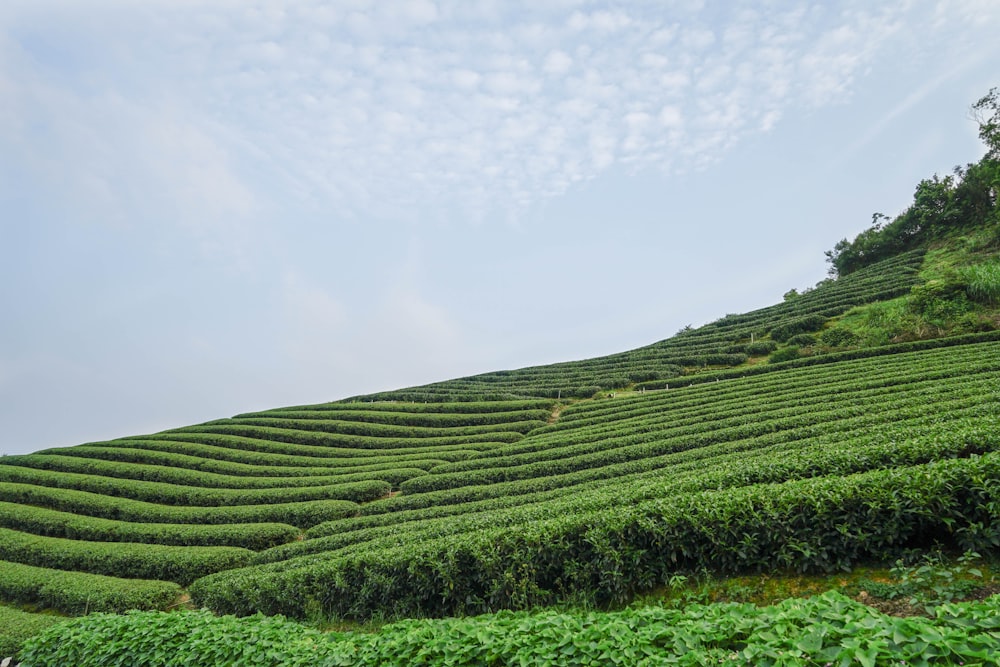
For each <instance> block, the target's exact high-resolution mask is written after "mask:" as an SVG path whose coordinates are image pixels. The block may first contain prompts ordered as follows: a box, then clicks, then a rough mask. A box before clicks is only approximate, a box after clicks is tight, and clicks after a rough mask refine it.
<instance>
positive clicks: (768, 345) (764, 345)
mask: <svg viewBox="0 0 1000 667" xmlns="http://www.w3.org/2000/svg"><path fill="white" fill-rule="evenodd" d="M777 349H778V344H777V343H776V342H774V341H773V340H759V341H756V342H754V343H750V344H748V345H747V346H746V350H745V352H746V353H747V354H748V355H750V356H751V357H762V356H764V355H765V354H771V353H772V352H774V351H775V350H777Z"/></svg>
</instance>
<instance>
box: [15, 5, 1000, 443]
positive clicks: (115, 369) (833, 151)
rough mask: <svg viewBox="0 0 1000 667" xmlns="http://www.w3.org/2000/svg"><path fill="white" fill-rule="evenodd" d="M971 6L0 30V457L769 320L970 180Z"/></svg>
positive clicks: (52, 15)
mask: <svg viewBox="0 0 1000 667" xmlns="http://www.w3.org/2000/svg"><path fill="white" fill-rule="evenodd" d="M998 32H1000V3H996V2H994V1H992V0H978V1H977V0H953V1H950V0H942V1H941V2H932V1H930V0H912V1H883V2H875V3H873V2H869V1H868V0H841V1H831V2H825V1H824V2H812V3H806V2H798V1H781V0H774V1H756V2H749V1H747V2H739V1H738V0H734V1H732V2H730V1H725V2H723V1H721V0H719V1H716V2H712V1H707V2H695V1H682V0H678V1H676V2H671V1H666V0H663V1H655V2H654V1H652V0H649V1H642V0H639V1H635V2H619V3H607V2H596V1H588V0H546V1H545V2H516V1H509V2H508V1H499V0H496V1H482V2H477V1H473V0H434V1H432V0H337V1H333V2H321V1H319V0H301V1H298V2H291V1H290V0H289V1H281V0H258V1H252V0H246V1H244V0H144V1H143V2H133V1H132V0H84V1H81V0H4V1H3V2H2V3H0V453H8V454H13V453H20V452H27V451H33V450H37V449H41V448H44V447H50V446H64V445H72V444H79V443H82V442H86V441H92V440H98V439H102V438H111V437H118V436H125V435H131V434H137V433H146V432H152V431H156V430H160V429H163V428H169V427H173V426H181V425H185V424H191V423H196V422H199V421H203V420H207V419H213V418H218V417H224V416H229V415H231V414H234V413H236V412H241V411H248V410H254V409H264V408H269V407H278V406H280V405H287V404H296V403H315V402H321V401H326V400H332V399H337V398H343V397H346V396H350V395H353V394H358V393H363V392H370V391H375V390H380V389H392V388H399V387H403V386H408V385H413V384H418V383H424V382H430V381H434V380H442V379H447V378H450V377H456V376H461V375H467V374H471V373H476V372H483V371H488V370H497V369H501V368H517V367H521V366H526V365H533V364H539V363H548V362H554V361H562V360H569V359H578V358H583V357H588V356H594V355H599V354H605V353H611V352H616V351H621V350H624V349H628V348H631V347H635V346H639V345H643V344H646V343H651V342H653V341H656V340H660V339H662V338H665V337H667V336H669V335H671V334H673V333H674V332H676V331H677V330H678V329H679V328H680V327H682V326H684V325H686V324H694V325H698V324H702V323H704V322H707V321H711V320H713V319H716V318H717V317H720V316H722V315H724V314H726V313H733V312H743V311H746V310H750V309H753V308H758V307H762V306H765V305H769V304H771V303H775V302H777V301H780V299H781V295H782V294H783V293H784V292H785V291H787V290H788V289H790V288H792V287H796V288H799V289H801V288H804V287H808V286H811V285H813V284H815V283H816V282H817V281H819V280H820V279H822V278H823V277H824V276H825V272H826V265H825V264H824V260H823V251H824V250H826V249H829V248H831V247H832V246H833V245H834V244H835V243H836V242H837V241H838V240H839V239H841V238H843V237H845V236H852V235H854V234H856V233H857V232H859V231H861V230H862V229H864V228H865V227H866V226H867V225H868V224H869V223H870V221H871V215H872V213H874V212H876V211H878V212H883V213H887V214H890V215H892V214H895V213H898V212H899V211H900V210H902V209H903V208H904V207H905V206H906V205H907V203H908V201H909V199H910V196H911V195H912V192H913V188H914V186H915V185H916V183H917V182H918V181H919V180H920V179H921V178H923V177H927V176H930V175H931V174H933V173H935V172H937V173H945V172H948V171H950V170H951V168H952V167H953V166H954V165H956V164H960V163H966V162H970V161H974V160H976V159H978V158H979V157H980V155H981V154H982V150H981V147H980V144H979V141H978V139H977V137H976V126H975V124H974V123H973V122H972V121H970V120H969V118H968V107H969V105H970V104H971V103H972V102H974V101H975V100H976V99H978V98H979V97H980V96H982V95H983V94H984V93H985V92H986V91H987V90H988V89H989V88H990V87H991V86H994V85H1000V68H998V67H997V65H998V63H1000V44H998V40H996V38H995V37H996V35H997V34H998Z"/></svg>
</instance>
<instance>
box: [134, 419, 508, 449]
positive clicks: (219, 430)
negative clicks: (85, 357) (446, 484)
mask: <svg viewBox="0 0 1000 667" xmlns="http://www.w3.org/2000/svg"><path fill="white" fill-rule="evenodd" d="M194 433H208V434H212V435H231V436H242V437H246V438H257V439H260V440H266V441H268V442H272V443H273V442H283V443H287V444H292V445H308V446H312V447H324V448H339V449H344V448H351V449H372V450H394V449H407V450H412V449H413V448H414V447H415V444H414V442H413V439H411V438H405V437H393V438H377V437H373V436H362V435H350V434H346V433H344V434H341V433H324V432H322V431H300V430H297V429H293V428H275V427H272V426H252V425H240V424H219V425H214V426H212V425H210V426H186V427H184V428H183V429H176V430H172V431H164V432H163V433H160V434H157V435H158V436H166V437H169V438H173V437H176V436H179V435H187V434H194ZM146 437H151V436H146ZM522 437H524V436H523V434H522V433H517V432H506V431H491V432H488V433H474V434H471V435H456V436H433V437H427V438H420V443H419V444H420V445H427V446H429V447H430V446H436V445H468V444H473V443H497V442H517V441H518V440H520V439H521V438H522Z"/></svg>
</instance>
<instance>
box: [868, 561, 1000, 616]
mask: <svg viewBox="0 0 1000 667" xmlns="http://www.w3.org/2000/svg"><path fill="white" fill-rule="evenodd" d="M980 558H981V556H980V555H979V554H978V553H976V552H975V551H967V552H965V553H964V554H963V555H962V556H960V557H959V558H958V560H957V561H956V562H955V563H953V564H950V565H949V564H947V563H946V562H945V561H944V559H943V558H942V557H941V556H940V555H938V554H934V553H928V554H924V555H923V559H922V562H921V563H920V564H917V565H906V564H905V563H904V561H903V560H902V559H900V560H898V561H896V564H895V566H894V567H893V568H892V570H891V571H890V572H891V574H892V576H893V577H894V578H896V579H897V581H898V584H897V585H896V586H895V587H893V588H892V589H891V590H890V591H889V594H888V595H887V596H886V597H887V598H888V599H893V598H895V597H898V596H905V597H909V598H910V600H909V602H910V604H911V605H917V604H922V605H924V606H925V607H926V608H927V609H928V611H931V612H933V610H934V609H935V608H936V607H938V606H940V605H942V604H945V603H947V602H952V601H954V600H956V599H960V598H962V597H965V596H966V595H968V594H969V593H970V592H972V591H974V590H975V589H976V588H978V587H979V586H981V580H982V578H983V573H982V570H980V569H979V568H978V567H975V563H976V562H977V561H979V559H980Z"/></svg>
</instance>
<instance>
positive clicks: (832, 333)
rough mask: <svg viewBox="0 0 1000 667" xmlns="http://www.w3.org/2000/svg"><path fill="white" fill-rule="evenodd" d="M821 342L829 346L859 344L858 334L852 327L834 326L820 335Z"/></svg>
mask: <svg viewBox="0 0 1000 667" xmlns="http://www.w3.org/2000/svg"><path fill="white" fill-rule="evenodd" d="M819 342H820V343H822V344H823V345H828V346H829V347H847V346H849V345H857V344H858V336H857V334H855V333H854V332H853V331H851V330H850V329H844V328H842V327H833V328H831V329H827V330H826V331H824V332H822V333H821V334H820V335H819Z"/></svg>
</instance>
